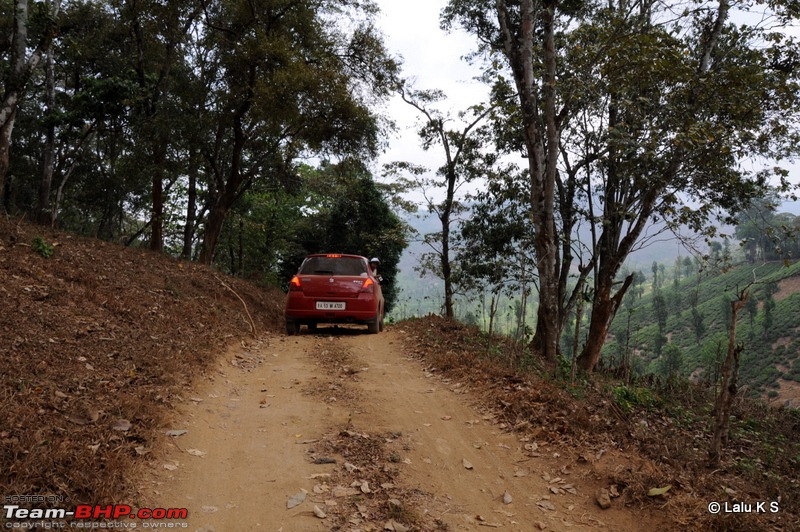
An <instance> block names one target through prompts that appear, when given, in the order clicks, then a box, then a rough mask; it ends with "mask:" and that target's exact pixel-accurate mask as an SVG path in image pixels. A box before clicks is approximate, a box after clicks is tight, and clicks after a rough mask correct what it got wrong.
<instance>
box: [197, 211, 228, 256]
mask: <svg viewBox="0 0 800 532" xmlns="http://www.w3.org/2000/svg"><path fill="white" fill-rule="evenodd" d="M227 214H228V207H226V206H224V205H219V204H218V205H215V206H214V208H212V209H211V210H210V211H209V213H208V218H207V219H206V223H205V231H204V232H203V247H202V249H201V250H200V257H199V258H198V260H199V261H200V263H201V264H207V265H210V264H211V263H212V262H213V261H214V254H215V252H216V249H217V244H218V243H219V236H220V234H221V233H222V225H223V224H224V223H225V217H226V216H227Z"/></svg>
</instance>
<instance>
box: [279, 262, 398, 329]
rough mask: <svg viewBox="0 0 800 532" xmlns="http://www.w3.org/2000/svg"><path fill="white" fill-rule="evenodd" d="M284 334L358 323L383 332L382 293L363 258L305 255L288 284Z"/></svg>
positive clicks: (376, 279)
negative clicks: (329, 324) (339, 324)
mask: <svg viewBox="0 0 800 532" xmlns="http://www.w3.org/2000/svg"><path fill="white" fill-rule="evenodd" d="M284 315H285V316H286V333H287V334H289V335H293V334H297V333H299V332H300V326H301V325H306V326H308V328H309V329H311V330H314V329H316V328H317V324H318V323H362V324H366V325H367V330H368V331H369V332H370V333H373V334H374V333H377V332H379V331H382V330H383V317H384V306H383V293H382V292H381V285H380V282H379V281H378V278H377V277H376V276H375V275H374V274H373V272H372V269H371V268H370V266H369V263H368V262H367V259H366V257H361V256H359V255H343V254H338V253H329V254H316V255H309V256H307V257H306V258H305V260H304V261H303V264H302V265H300V270H299V271H298V272H297V275H295V276H294V277H292V280H291V281H290V282H289V293H288V294H287V296H286V308H285V311H284Z"/></svg>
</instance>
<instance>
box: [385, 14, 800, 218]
mask: <svg viewBox="0 0 800 532" xmlns="http://www.w3.org/2000/svg"><path fill="white" fill-rule="evenodd" d="M377 2H378V5H379V6H380V8H381V11H382V13H381V14H380V15H379V17H378V25H379V27H380V28H381V30H382V31H383V33H384V37H385V43H386V46H387V48H388V49H389V51H390V53H391V54H392V55H395V56H399V57H400V58H401V59H402V61H403V77H405V78H409V79H412V80H414V87H415V88H417V89H440V90H442V91H444V92H445V94H446V95H447V97H448V99H447V102H445V103H442V104H440V107H439V109H441V110H448V109H449V110H452V111H453V114H455V112H457V111H459V110H463V109H466V108H467V107H469V106H470V105H473V104H476V103H481V102H483V101H485V99H486V95H487V88H486V86H485V85H483V84H482V83H479V82H477V81H474V80H473V79H472V78H473V77H474V76H477V75H479V74H480V72H479V70H478V69H477V68H475V67H472V66H470V65H469V64H467V62H466V61H465V60H463V59H462V57H463V56H464V55H466V54H468V53H470V52H472V51H473V50H474V49H475V39H474V37H472V36H470V35H468V34H466V33H464V32H462V31H454V32H451V33H445V32H444V31H442V30H441V29H439V13H440V12H441V10H442V8H443V7H444V6H445V5H446V4H447V2H448V0H377ZM387 111H388V112H387V114H388V115H389V116H391V117H392V118H393V119H394V120H395V122H396V124H397V127H398V131H397V133H395V134H393V135H392V136H391V137H390V138H389V148H388V150H387V151H386V153H384V154H383V156H381V157H380V158H379V160H378V165H379V167H378V168H375V169H374V175H375V176H376V177H378V176H380V174H381V168H380V167H382V166H383V165H384V164H386V163H390V162H392V161H408V162H412V163H415V164H418V165H422V166H425V167H427V168H429V169H431V171H435V169H436V168H438V167H439V166H441V164H442V158H443V155H442V153H441V148H439V147H436V146H434V147H432V148H431V149H430V150H429V151H428V152H425V151H423V150H422V148H421V147H420V143H419V138H418V137H417V134H416V126H417V125H418V124H419V113H418V112H417V111H416V110H415V109H413V108H412V107H411V106H409V105H408V104H406V103H404V102H403V101H402V100H401V99H400V97H399V96H395V97H393V98H392V99H391V101H390V102H389V105H388V110H387ZM790 171H791V177H790V179H791V180H792V181H793V182H798V181H800V168H798V165H797V164H795V165H791V166H790ZM411 199H414V200H415V201H417V203H420V204H422V203H423V199H422V197H421V195H412V197H411ZM785 208H787V210H790V211H791V212H796V213H798V214H800V206H799V205H798V204H797V203H795V204H794V205H791V204H787V205H785Z"/></svg>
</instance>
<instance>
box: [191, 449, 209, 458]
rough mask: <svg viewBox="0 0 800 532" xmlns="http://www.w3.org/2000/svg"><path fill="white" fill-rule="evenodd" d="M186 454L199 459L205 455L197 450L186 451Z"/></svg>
mask: <svg viewBox="0 0 800 532" xmlns="http://www.w3.org/2000/svg"><path fill="white" fill-rule="evenodd" d="M186 452H187V453H189V454H191V455H192V456H199V457H200V458H202V457H204V456H205V455H206V453H205V452H204V451H201V450H199V449H186Z"/></svg>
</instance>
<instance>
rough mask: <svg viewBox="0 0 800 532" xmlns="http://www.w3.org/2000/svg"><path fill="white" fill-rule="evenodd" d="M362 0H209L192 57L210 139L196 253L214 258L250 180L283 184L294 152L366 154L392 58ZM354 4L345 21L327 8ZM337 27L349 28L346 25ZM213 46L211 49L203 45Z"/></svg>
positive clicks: (374, 138)
mask: <svg viewBox="0 0 800 532" xmlns="http://www.w3.org/2000/svg"><path fill="white" fill-rule="evenodd" d="M373 7H374V6H373V5H372V3H371V2H366V3H362V2H356V1H353V0H325V1H323V2H313V1H310V0H309V1H306V0H304V1H290V0H280V1H276V2H270V3H256V2H249V1H245V0H215V1H212V2H208V3H207V6H206V9H205V16H204V20H203V25H202V26H203V28H204V31H205V34H204V35H203V37H202V44H203V45H202V46H201V47H199V48H198V50H199V51H200V53H201V54H202V55H200V56H198V57H197V58H196V60H197V64H198V67H199V68H198V69H199V70H200V71H201V78H202V79H201V84H202V86H203V87H204V89H205V91H206V94H207V96H206V101H205V102H204V103H203V106H202V107H201V108H198V109H197V112H198V113H200V114H203V115H204V116H206V117H207V118H206V120H207V124H208V125H207V127H208V128H209V131H211V133H212V135H211V137H212V138H211V139H210V140H209V142H208V143H207V145H206V146H205V147H204V149H203V152H204V157H205V160H206V166H207V168H208V175H209V176H210V177H211V182H210V183H209V207H208V217H207V219H206V221H205V224H204V226H203V233H204V234H203V245H202V250H201V252H200V260H201V261H202V262H205V263H210V262H211V261H212V259H213V256H214V252H215V250H216V246H217V242H218V239H219V235H220V231H221V230H222V227H223V223H224V220H225V217H226V215H227V213H228V211H229V210H230V208H231V206H232V205H233V203H234V202H235V201H236V200H237V199H238V198H239V196H240V195H241V194H242V193H243V192H244V191H245V190H246V189H247V188H248V187H249V186H250V184H251V183H252V182H253V180H254V179H272V180H274V182H276V183H283V184H290V183H291V182H292V181H293V180H295V179H296V169H295V168H294V161H295V160H296V159H297V158H298V157H299V156H301V155H303V154H304V153H307V151H308V150H313V151H314V152H315V153H318V154H319V153H321V154H323V155H331V156H332V155H336V154H338V155H347V154H359V155H369V154H374V153H375V152H376V149H377V145H378V137H379V133H380V123H379V120H378V118H377V116H376V115H375V114H374V113H373V112H372V111H371V109H370V104H371V103H372V102H375V101H379V100H380V99H382V98H383V97H385V96H387V95H388V93H389V91H390V90H391V88H392V87H393V86H394V83H393V79H394V75H395V72H396V68H397V67H396V64H395V63H394V61H393V60H392V59H391V58H389V57H388V54H387V53H386V51H385V49H384V47H383V44H382V42H381V40H380V38H379V37H378V35H377V33H376V31H375V29H374V28H373V26H372V23H371V18H370V17H371V16H372V13H373V12H374V10H373ZM341 13H355V15H353V18H352V19H351V20H349V21H348V24H344V22H345V21H344V20H340V22H341V23H340V24H338V25H334V24H332V23H331V20H329V17H331V16H333V17H336V16H337V14H341ZM345 28H350V30H349V31H348V32H345V31H344V29H345ZM204 49H214V50H215V51H216V53H214V54H204V53H203V52H202V50H204Z"/></svg>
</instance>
